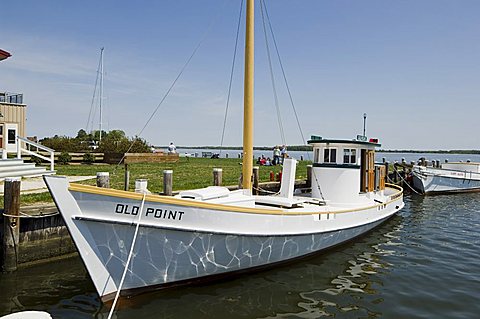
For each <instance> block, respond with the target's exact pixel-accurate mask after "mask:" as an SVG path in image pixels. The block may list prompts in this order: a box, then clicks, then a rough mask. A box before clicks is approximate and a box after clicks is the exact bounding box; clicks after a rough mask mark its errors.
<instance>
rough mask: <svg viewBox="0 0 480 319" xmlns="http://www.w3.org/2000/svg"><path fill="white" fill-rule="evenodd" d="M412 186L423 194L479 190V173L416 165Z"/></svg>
mask: <svg viewBox="0 0 480 319" xmlns="http://www.w3.org/2000/svg"><path fill="white" fill-rule="evenodd" d="M413 187H414V188H415V189H416V190H418V191H420V192H421V193H424V194H434V193H450V192H451V193H454V192H472V191H480V174H479V173H474V172H466V171H457V170H446V169H435V168H425V167H422V168H419V167H418V166H416V167H414V170H413Z"/></svg>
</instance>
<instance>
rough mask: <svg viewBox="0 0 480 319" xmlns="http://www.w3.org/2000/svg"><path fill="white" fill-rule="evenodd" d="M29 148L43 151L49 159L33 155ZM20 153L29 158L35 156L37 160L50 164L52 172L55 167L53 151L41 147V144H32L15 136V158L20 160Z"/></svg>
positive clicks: (36, 154)
mask: <svg viewBox="0 0 480 319" xmlns="http://www.w3.org/2000/svg"><path fill="white" fill-rule="evenodd" d="M22 142H24V143H25V148H23V147H22ZM30 146H34V147H36V148H37V151H38V149H41V150H43V151H46V152H48V154H49V155H50V157H46V156H43V155H41V154H38V153H35V152H33V151H32V150H30ZM22 152H24V153H27V154H28V155H30V156H36V157H38V158H41V159H43V160H44V161H47V162H50V170H51V171H53V170H54V167H55V150H52V149H51V148H49V147H46V146H43V145H42V144H38V143H35V142H32V141H30V140H28V139H26V138H23V137H21V136H17V158H18V159H21V158H22Z"/></svg>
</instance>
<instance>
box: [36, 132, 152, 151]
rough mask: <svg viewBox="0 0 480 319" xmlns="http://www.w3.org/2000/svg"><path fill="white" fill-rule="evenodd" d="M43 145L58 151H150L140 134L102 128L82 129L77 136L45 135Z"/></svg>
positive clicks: (42, 140) (41, 141)
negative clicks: (95, 129) (100, 129)
mask: <svg viewBox="0 0 480 319" xmlns="http://www.w3.org/2000/svg"><path fill="white" fill-rule="evenodd" d="M40 143H41V144H42V145H45V146H46V147H50V148H52V149H54V150H55V151H58V152H92V151H95V152H99V153H126V152H127V151H128V150H129V149H130V150H129V152H130V153H145V152H149V151H150V147H151V146H150V145H149V143H148V142H147V141H146V140H145V139H143V138H140V137H138V136H135V137H127V136H126V134H125V132H124V131H122V130H111V131H109V132H107V131H103V130H102V140H101V142H100V131H92V132H91V133H87V132H86V131H85V130H84V129H80V130H79V131H78V133H77V136H76V137H69V136H59V135H55V136H53V137H45V138H43V139H41V140H40Z"/></svg>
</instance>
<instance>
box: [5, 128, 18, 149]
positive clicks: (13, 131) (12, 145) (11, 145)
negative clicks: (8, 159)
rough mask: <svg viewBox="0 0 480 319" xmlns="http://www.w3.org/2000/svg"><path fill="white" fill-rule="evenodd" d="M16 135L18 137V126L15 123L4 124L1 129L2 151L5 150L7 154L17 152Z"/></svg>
mask: <svg viewBox="0 0 480 319" xmlns="http://www.w3.org/2000/svg"><path fill="white" fill-rule="evenodd" d="M17 135H18V124H17V123H5V124H4V128H3V138H2V139H3V140H4V141H3V143H4V149H6V150H7V153H16V152H17Z"/></svg>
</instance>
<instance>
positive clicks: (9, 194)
mask: <svg viewBox="0 0 480 319" xmlns="http://www.w3.org/2000/svg"><path fill="white" fill-rule="evenodd" d="M19 213H20V178H7V179H5V184H4V210H3V240H2V250H3V265H2V269H3V271H5V272H11V271H15V270H17V262H18V244H19V238H20V218H19V217H16V216H19Z"/></svg>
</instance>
